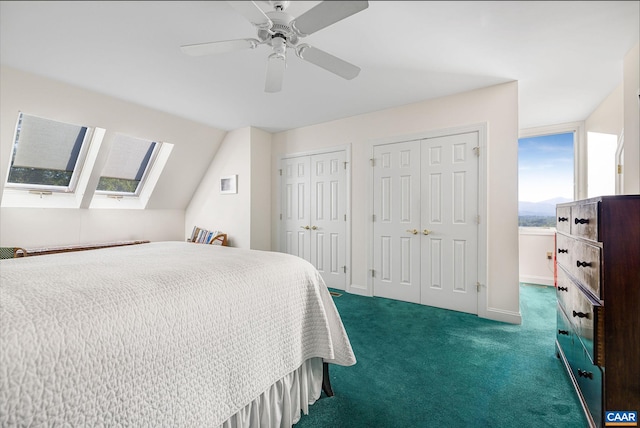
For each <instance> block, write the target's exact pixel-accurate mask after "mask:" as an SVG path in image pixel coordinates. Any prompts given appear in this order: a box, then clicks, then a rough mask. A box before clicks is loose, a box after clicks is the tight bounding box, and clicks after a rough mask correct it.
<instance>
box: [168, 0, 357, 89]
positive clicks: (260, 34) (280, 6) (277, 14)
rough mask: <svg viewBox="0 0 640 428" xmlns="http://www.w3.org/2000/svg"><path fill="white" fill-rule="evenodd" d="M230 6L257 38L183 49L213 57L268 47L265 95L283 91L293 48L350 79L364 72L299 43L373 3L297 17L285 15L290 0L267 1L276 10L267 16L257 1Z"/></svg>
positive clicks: (338, 5)
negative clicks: (289, 52) (244, 20)
mask: <svg viewBox="0 0 640 428" xmlns="http://www.w3.org/2000/svg"><path fill="white" fill-rule="evenodd" d="M227 3H228V4H229V5H231V6H232V7H233V8H234V9H235V10H236V11H238V12H239V13H240V14H241V15H243V16H244V17H245V18H246V19H247V20H249V22H251V23H252V24H253V25H254V26H255V27H256V28H257V38H255V39H236V40H224V41H219V42H210V43H198V44H193V45H184V46H181V47H180V48H181V49H182V51H183V52H184V53H186V54H188V55H193V56H201V55H212V54H219V53H224V52H231V51H236V50H242V49H255V48H257V47H258V46H260V45H268V46H270V47H271V49H272V50H273V53H272V54H271V55H269V58H268V61H267V77H266V82H265V92H279V91H280V90H281V89H282V80H283V78H284V70H285V68H286V59H287V49H293V50H294V51H295V53H296V55H297V56H298V57H300V58H302V59H303V60H305V61H308V62H310V63H312V64H315V65H317V66H319V67H322V68H324V69H325V70H327V71H330V72H332V73H334V74H337V75H338V76H340V77H342V78H344V79H347V80H351V79H353V78H355V77H356V76H357V75H358V74H359V73H360V68H359V67H356V66H355V65H353V64H350V63H348V62H346V61H344V60H342V59H340V58H337V57H335V56H333V55H331V54H329V53H327V52H325V51H322V50H320V49H318V48H315V47H313V46H310V45H308V44H306V43H299V41H300V39H301V38H303V37H306V36H308V35H311V34H313V33H315V32H316V31H319V30H322V29H323V28H325V27H328V26H329V25H331V24H334V23H336V22H338V21H341V20H343V19H345V18H347V17H349V16H351V15H353V14H356V13H358V12H361V11H362V10H364V9H366V8H367V7H369V2H367V1H323V2H320V3H319V4H318V5H316V6H314V7H313V8H311V9H309V10H308V11H307V12H305V13H303V14H302V15H300V16H298V17H297V18H294V17H292V16H291V15H289V14H288V13H286V12H285V9H286V8H287V6H288V5H289V3H290V2H288V1H268V2H265V3H269V4H271V6H272V7H273V9H274V10H273V11H271V12H266V13H265V12H264V11H263V10H262V9H261V8H260V7H259V6H258V5H257V4H256V2H253V1H228V2H227Z"/></svg>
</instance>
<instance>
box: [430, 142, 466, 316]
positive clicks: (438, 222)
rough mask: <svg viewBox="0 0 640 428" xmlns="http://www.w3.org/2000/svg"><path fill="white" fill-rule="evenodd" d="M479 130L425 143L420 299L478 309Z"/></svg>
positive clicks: (442, 304) (440, 306)
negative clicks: (476, 148)
mask: <svg viewBox="0 0 640 428" xmlns="http://www.w3.org/2000/svg"><path fill="white" fill-rule="evenodd" d="M477 146H478V134H477V133H476V132H473V133H467V134H458V135H450V136H445V137H438V138H430V139H426V140H423V142H422V192H421V200H422V209H421V212H422V251H421V254H422V293H421V303H422V304H425V305H429V306H437V307H439V308H445V309H451V310H456V311H461V312H469V313H473V314H477V313H478V292H477V286H476V283H477V281H478V158H477V156H476V154H475V152H474V148H475V147H477Z"/></svg>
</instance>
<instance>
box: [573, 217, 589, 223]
mask: <svg viewBox="0 0 640 428" xmlns="http://www.w3.org/2000/svg"><path fill="white" fill-rule="evenodd" d="M574 222H575V223H576V224H589V219H588V218H576V219H574Z"/></svg>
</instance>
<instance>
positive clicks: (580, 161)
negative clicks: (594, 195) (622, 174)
mask: <svg viewBox="0 0 640 428" xmlns="http://www.w3.org/2000/svg"><path fill="white" fill-rule="evenodd" d="M568 133H573V200H574V201H577V200H580V199H584V198H586V196H585V195H586V192H587V183H586V180H587V162H586V161H587V160H586V147H585V144H586V138H585V135H584V122H569V123H563V124H558V125H551V126H541V127H535V128H527V129H521V130H520V132H519V133H518V140H520V139H521V138H534V137H544V136H549V135H555V134H568ZM518 200H519V198H518ZM518 228H519V229H520V230H522V231H536V230H553V231H555V230H556V228H555V227H535V226H518Z"/></svg>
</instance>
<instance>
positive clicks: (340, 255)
mask: <svg viewBox="0 0 640 428" xmlns="http://www.w3.org/2000/svg"><path fill="white" fill-rule="evenodd" d="M346 212H347V211H346V169H345V152H344V151H339V152H332V153H323V154H318V155H313V156H311V210H310V216H311V222H310V225H311V230H310V236H311V263H312V264H313V265H314V266H315V267H316V269H318V271H319V272H320V274H321V275H322V278H323V279H324V282H325V283H326V284H327V286H329V287H333V288H338V289H341V290H344V289H345V288H346V277H347V275H346V239H345V238H346Z"/></svg>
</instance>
